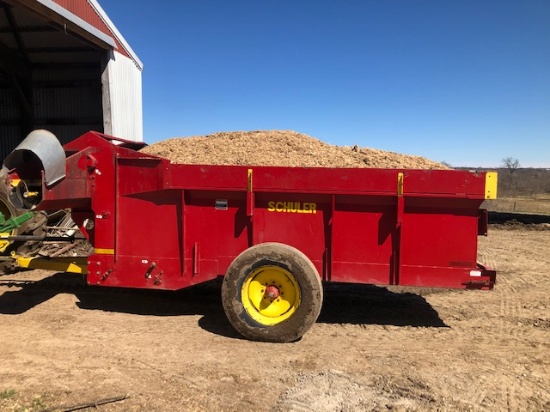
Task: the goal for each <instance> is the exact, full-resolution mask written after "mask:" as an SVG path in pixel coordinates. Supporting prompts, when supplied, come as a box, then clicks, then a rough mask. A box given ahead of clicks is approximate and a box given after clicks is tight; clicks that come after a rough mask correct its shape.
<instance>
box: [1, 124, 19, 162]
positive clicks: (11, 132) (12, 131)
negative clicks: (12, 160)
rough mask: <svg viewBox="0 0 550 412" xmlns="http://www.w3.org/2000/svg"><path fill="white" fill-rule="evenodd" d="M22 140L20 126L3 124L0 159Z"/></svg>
mask: <svg viewBox="0 0 550 412" xmlns="http://www.w3.org/2000/svg"><path fill="white" fill-rule="evenodd" d="M20 142H21V128H20V127H19V126H15V125H14V126H2V135H1V137H0V159H1V161H2V163H4V159H5V158H6V156H7V155H9V154H10V153H11V152H12V150H13V149H15V148H16V146H17V145H18V144H19V143H20Z"/></svg>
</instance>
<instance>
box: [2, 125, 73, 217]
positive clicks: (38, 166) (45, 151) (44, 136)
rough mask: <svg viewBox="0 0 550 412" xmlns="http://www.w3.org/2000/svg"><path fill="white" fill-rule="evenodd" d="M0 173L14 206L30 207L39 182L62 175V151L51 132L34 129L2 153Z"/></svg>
mask: <svg viewBox="0 0 550 412" xmlns="http://www.w3.org/2000/svg"><path fill="white" fill-rule="evenodd" d="M0 177H1V181H2V184H3V185H6V186H7V189H8V190H7V193H8V198H9V201H10V202H11V203H12V205H13V206H14V207H15V208H16V209H25V210H31V209H34V208H35V207H36V205H38V204H39V203H40V201H41V200H42V182H44V184H45V185H46V186H51V185H54V184H55V183H57V182H58V181H60V180H61V179H63V178H64V177H65V151H64V150H63V147H62V146H61V144H60V143H59V140H57V138H56V137H55V135H54V134H53V133H51V132H49V131H47V130H35V131H33V132H31V133H30V134H29V135H28V136H27V137H26V138H25V140H23V141H22V142H21V143H20V144H19V145H18V146H17V147H16V148H15V149H14V150H13V151H12V152H11V153H10V154H9V155H8V156H7V157H6V159H5V160H4V164H3V166H2V170H1V172H0Z"/></svg>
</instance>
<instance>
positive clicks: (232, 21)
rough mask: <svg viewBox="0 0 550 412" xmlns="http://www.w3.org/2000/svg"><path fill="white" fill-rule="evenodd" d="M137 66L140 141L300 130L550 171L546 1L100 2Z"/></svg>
mask: <svg viewBox="0 0 550 412" xmlns="http://www.w3.org/2000/svg"><path fill="white" fill-rule="evenodd" d="M99 3H100V4H101V6H102V7H103V9H104V10H105V11H106V13H107V15H108V16H109V17H110V19H111V20H112V21H113V23H114V24H115V25H116V26H117V28H118V29H119V31H120V32H121V33H122V35H123V36H124V38H125V39H126V40H127V42H128V43H129V44H130V45H131V47H132V48H133V50H134V51H135V52H136V54H137V55H138V56H139V58H140V59H141V61H142V62H143V64H144V70H143V118H144V136H145V141H146V142H147V143H154V142H156V141H159V140H164V139H167V138H170V137H176V136H189V135H204V134H208V133H212V132H218V131H234V130H260V129H262V130H267V129H285V130H295V131H298V132H301V133H306V134H308V135H310V136H313V137H316V138H318V139H320V140H322V141H325V142H328V143H331V144H337V145H349V146H352V145H355V144H357V145H359V146H361V147H372V148H377V149H383V150H391V151H394V152H399V153H407V154H414V155H420V156H425V157H427V158H429V159H432V160H437V161H446V162H448V163H450V164H451V165H453V166H485V167H496V166H499V165H501V164H502V159H503V158H505V157H509V156H512V157H514V158H517V159H519V161H520V163H521V165H522V166H523V167H550V0H516V1H509V0H499V1H497V0H492V1H491V0H454V1H451V0H424V1H423V0H340V1H337V0H333V1H328V0H309V1H306V0H180V1H157V2H151V1H142V0H99Z"/></svg>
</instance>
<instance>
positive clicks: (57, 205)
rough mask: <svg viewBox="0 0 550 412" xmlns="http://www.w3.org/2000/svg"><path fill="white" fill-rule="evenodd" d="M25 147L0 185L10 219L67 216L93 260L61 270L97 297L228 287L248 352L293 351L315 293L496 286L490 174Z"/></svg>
mask: <svg viewBox="0 0 550 412" xmlns="http://www.w3.org/2000/svg"><path fill="white" fill-rule="evenodd" d="M31 135H32V136H29V137H30V140H28V139H29V138H27V139H25V140H24V141H23V142H22V143H21V145H19V146H18V147H17V148H16V149H15V150H14V151H13V152H12V153H11V154H10V155H9V156H8V157H7V158H6V160H5V162H4V167H3V170H2V184H3V185H5V187H6V188H7V190H8V191H9V198H10V200H11V202H12V204H13V205H14V206H15V207H17V208H18V209H26V210H35V211H37V210H61V209H70V211H71V216H72V219H73V220H74V222H76V224H77V225H78V227H79V228H80V232H81V233H82V234H83V235H84V236H85V237H86V239H87V240H88V241H89V242H90V244H91V245H92V246H93V252H92V253H91V254H90V255H89V256H87V257H86V258H84V260H83V261H82V260H81V261H79V260H78V259H71V258H66V261H65V263H66V265H65V266H63V268H64V269H63V270H67V271H74V272H79V273H85V274H86V278H87V282H88V283H89V284H91V285H99V286H113V287H130V288H148V289H167V290H177V289H182V288H186V287H190V286H192V285H196V284H199V283H203V282H207V281H210V280H213V279H216V278H218V277H223V281H222V303H223V307H224V310H225V313H226V315H227V317H228V319H229V321H230V323H231V324H232V325H233V326H234V327H235V329H236V330H237V331H238V332H240V333H241V334H242V335H243V336H245V337H247V338H250V339H254V340H263V341H274V342H290V341H294V340H296V339H298V338H300V337H301V336H302V335H303V334H304V333H305V332H306V331H307V330H308V329H309V328H310V327H311V326H312V325H313V324H314V323H315V321H316V319H317V317H318V315H319V312H320V310H321V305H322V300H323V287H322V282H348V283H362V284H375V285H404V286H426V287H444V288H463V289H491V288H492V287H493V285H494V283H495V278H496V273H495V271H494V270H492V269H491V268H487V267H485V266H483V265H482V264H479V263H477V261H476V258H477V237H478V235H480V234H482V235H485V234H487V213H486V211H485V210H483V209H480V205H481V203H482V202H483V201H484V200H485V199H491V198H495V197H496V174H495V173H488V172H469V171H459V170H403V169H366V168H365V169H349V168H304V167H268V166H213V165H183V164H172V163H171V162H170V161H169V160H167V159H164V158H160V157H156V156H152V155H147V154H144V153H141V152H139V151H138V149H139V148H140V147H141V146H140V145H139V144H136V143H135V142H130V141H126V140H122V139H116V138H114V137H111V136H106V135H103V134H100V133H96V132H88V133H86V134H84V135H82V136H80V137H79V138H77V139H75V140H73V141H72V142H70V143H68V144H66V145H65V146H61V144H60V143H59V142H58V141H57V139H56V138H55V136H53V135H52V134H51V133H49V132H46V131H35V132H33V134H31ZM62 260H63V259H57V260H55V259H50V258H39V259H32V258H31V259H26V260H25V259H22V260H21V261H20V262H19V263H20V264H22V265H23V266H28V267H39V266H40V264H46V263H48V262H49V263H50V264H51V265H52V267H55V266H54V264H56V263H57V262H58V261H59V262H61V261H62ZM33 265H35V266H33Z"/></svg>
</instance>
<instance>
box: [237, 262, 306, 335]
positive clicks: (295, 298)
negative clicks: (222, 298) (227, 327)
mask: <svg viewBox="0 0 550 412" xmlns="http://www.w3.org/2000/svg"><path fill="white" fill-rule="evenodd" d="M241 296H242V303H243V306H244V308H245V310H246V311H247V312H248V314H249V315H250V316H251V317H252V319H254V320H255V321H257V322H259V323H261V324H262V325H276V324H277V323H280V322H283V321H284V320H286V319H288V318H289V317H291V316H292V314H293V313H294V312H295V311H296V309H297V308H298V306H300V287H299V286H298V283H297V282H296V280H295V279H294V276H292V274H291V273H290V272H288V271H287V270H285V269H283V268H280V267H278V266H263V267H261V268H258V269H256V270H255V271H253V272H252V273H251V274H250V275H249V276H248V277H247V278H246V280H245V282H244V284H243V287H242V290H241Z"/></svg>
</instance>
